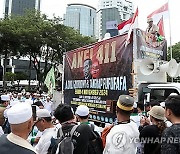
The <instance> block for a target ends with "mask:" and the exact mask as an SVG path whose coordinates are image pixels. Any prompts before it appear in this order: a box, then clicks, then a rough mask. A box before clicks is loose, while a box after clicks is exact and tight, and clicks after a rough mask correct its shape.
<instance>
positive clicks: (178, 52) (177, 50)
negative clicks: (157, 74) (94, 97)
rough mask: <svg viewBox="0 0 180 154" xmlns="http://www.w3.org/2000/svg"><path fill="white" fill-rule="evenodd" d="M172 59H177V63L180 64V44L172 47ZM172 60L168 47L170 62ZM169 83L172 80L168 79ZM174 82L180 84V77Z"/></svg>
mask: <svg viewBox="0 0 180 154" xmlns="http://www.w3.org/2000/svg"><path fill="white" fill-rule="evenodd" d="M172 57H173V58H174V59H176V61H177V63H180V42H178V43H176V44H175V45H173V46H172ZM170 60H171V53H170V47H168V61H170ZM168 81H171V78H170V77H169V78H168ZM173 81H174V82H180V77H177V78H174V79H173Z"/></svg>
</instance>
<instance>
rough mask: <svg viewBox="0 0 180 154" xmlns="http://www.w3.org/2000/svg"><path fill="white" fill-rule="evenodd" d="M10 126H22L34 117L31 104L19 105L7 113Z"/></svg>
mask: <svg viewBox="0 0 180 154" xmlns="http://www.w3.org/2000/svg"><path fill="white" fill-rule="evenodd" d="M7 117H8V121H9V123H10V124H21V123H24V122H26V121H28V120H29V119H30V118H31V117H32V108H31V106H30V105H29V104H25V103H17V104H15V105H14V106H12V107H11V108H10V109H8V111H7Z"/></svg>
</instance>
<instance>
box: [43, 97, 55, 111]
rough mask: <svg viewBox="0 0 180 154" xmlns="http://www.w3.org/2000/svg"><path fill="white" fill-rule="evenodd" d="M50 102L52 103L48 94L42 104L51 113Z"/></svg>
mask: <svg viewBox="0 0 180 154" xmlns="http://www.w3.org/2000/svg"><path fill="white" fill-rule="evenodd" d="M52 104H53V103H52V102H51V99H50V97H49V96H48V97H47V99H46V101H45V102H44V104H43V105H44V108H45V109H46V110H48V111H49V112H50V113H52Z"/></svg>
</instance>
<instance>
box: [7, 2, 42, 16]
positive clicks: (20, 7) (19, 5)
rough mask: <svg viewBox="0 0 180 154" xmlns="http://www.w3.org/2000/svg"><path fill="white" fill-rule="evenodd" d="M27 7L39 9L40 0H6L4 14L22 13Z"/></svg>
mask: <svg viewBox="0 0 180 154" xmlns="http://www.w3.org/2000/svg"><path fill="white" fill-rule="evenodd" d="M29 9H36V10H40V0H6V1H5V9H4V14H5V15H10V14H14V15H23V14H24V13H25V11H26V10H29Z"/></svg>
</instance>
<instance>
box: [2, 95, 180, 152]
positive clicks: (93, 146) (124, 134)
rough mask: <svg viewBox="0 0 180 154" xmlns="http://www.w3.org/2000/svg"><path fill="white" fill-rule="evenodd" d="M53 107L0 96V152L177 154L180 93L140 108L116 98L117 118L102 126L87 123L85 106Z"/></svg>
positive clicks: (44, 101)
mask: <svg viewBox="0 0 180 154" xmlns="http://www.w3.org/2000/svg"><path fill="white" fill-rule="evenodd" d="M52 104H53V99H52V97H51V96H49V95H47V94H41V95H40V94H38V93H29V92H26V93H24V94H22V93H6V94H2V95H1V104H0V136H1V137H0V154H11V153H12V154H102V153H103V154H121V153H122V154H160V153H162V154H166V153H167V154H178V153H180V95H177V94H172V95H170V96H169V97H168V98H167V99H166V100H164V102H158V101H156V100H151V101H150V102H149V103H145V104H144V102H138V103H135V102H134V99H133V98H132V97H131V96H129V95H120V96H119V99H118V101H117V104H116V116H117V120H116V121H115V122H114V123H113V124H109V125H107V126H106V127H105V128H101V127H98V126H97V125H95V124H94V122H92V121H90V120H89V114H90V110H89V108H88V107H87V106H85V105H80V106H78V107H77V108H76V109H73V108H72V107H71V106H70V105H67V104H59V106H58V107H57V108H56V109H55V110H53V108H52Z"/></svg>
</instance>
